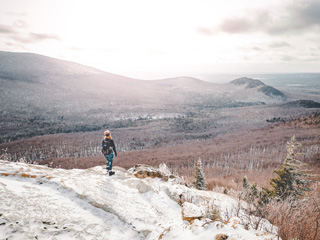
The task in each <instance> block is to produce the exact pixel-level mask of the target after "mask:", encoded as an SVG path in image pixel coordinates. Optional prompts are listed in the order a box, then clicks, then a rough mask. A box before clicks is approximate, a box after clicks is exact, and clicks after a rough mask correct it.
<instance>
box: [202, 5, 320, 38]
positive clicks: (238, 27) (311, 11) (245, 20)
mask: <svg viewBox="0 0 320 240" xmlns="http://www.w3.org/2000/svg"><path fill="white" fill-rule="evenodd" d="M278 8H279V7H278ZM319 13H320V2H319V1H318V0H300V1H296V2H290V4H289V5H287V6H283V7H282V8H281V9H276V8H275V9H263V10H256V11H255V12H247V13H246V14H245V15H244V16H241V17H237V16H236V17H232V18H227V19H225V20H223V21H222V22H221V23H220V24H219V25H218V26H215V27H212V28H210V27H199V28H198V29H197V30H198V32H199V33H201V34H204V35H214V34H217V33H220V32H224V33H229V34H242V33H244V34H245V33H250V32H265V33H267V34H270V35H282V34H287V33H296V32H299V31H304V30H308V29H310V28H313V27H317V28H318V29H320V14H319Z"/></svg>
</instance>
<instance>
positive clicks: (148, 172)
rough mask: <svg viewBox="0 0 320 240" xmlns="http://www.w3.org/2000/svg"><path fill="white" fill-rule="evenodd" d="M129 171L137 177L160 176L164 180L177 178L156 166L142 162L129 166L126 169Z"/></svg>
mask: <svg viewBox="0 0 320 240" xmlns="http://www.w3.org/2000/svg"><path fill="white" fill-rule="evenodd" d="M128 171H129V172H131V173H133V175H134V176H135V177H137V178H147V177H150V178H160V179H162V180H164V181H168V179H169V178H170V179H173V178H177V177H176V176H174V175H173V174H170V173H165V172H163V171H160V170H159V169H157V168H154V167H151V166H148V165H144V164H138V165H135V166H134V167H133V168H130V169H129V170H128Z"/></svg>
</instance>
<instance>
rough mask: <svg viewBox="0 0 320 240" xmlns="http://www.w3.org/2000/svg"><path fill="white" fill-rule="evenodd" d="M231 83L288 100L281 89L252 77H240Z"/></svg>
mask: <svg viewBox="0 0 320 240" xmlns="http://www.w3.org/2000/svg"><path fill="white" fill-rule="evenodd" d="M230 84H233V85H237V86H242V87H245V88H246V89H257V91H258V92H261V93H263V94H264V95H266V96H269V97H276V98H279V99H282V100H286V98H287V97H286V95H285V94H284V93H282V92H281V91H279V90H278V89H275V88H274V87H271V86H268V85H265V84H264V83H263V82H261V81H260V80H256V79H252V78H247V77H242V78H238V79H235V80H233V81H231V82H230Z"/></svg>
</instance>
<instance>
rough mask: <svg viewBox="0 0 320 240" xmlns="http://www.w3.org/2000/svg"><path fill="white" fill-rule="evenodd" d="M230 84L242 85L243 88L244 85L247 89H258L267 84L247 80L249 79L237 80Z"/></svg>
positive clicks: (250, 79)
mask: <svg viewBox="0 0 320 240" xmlns="http://www.w3.org/2000/svg"><path fill="white" fill-rule="evenodd" d="M230 83H231V84H234V85H241V86H242V85H243V86H245V87H246V88H256V87H260V86H265V84H264V83H263V82H261V81H260V80H255V79H252V78H247V77H242V78H238V79H235V80H233V81H231V82H230Z"/></svg>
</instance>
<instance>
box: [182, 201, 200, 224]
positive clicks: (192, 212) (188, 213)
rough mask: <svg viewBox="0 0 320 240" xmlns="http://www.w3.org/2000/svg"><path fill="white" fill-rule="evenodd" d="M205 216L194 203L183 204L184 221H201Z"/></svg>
mask: <svg viewBox="0 0 320 240" xmlns="http://www.w3.org/2000/svg"><path fill="white" fill-rule="evenodd" d="M203 216H204V212H203V211H202V209H201V208H200V207H198V206H197V205H194V204H193V203H189V202H184V203H183V204H182V219H183V220H186V221H189V222H193V221H194V220H195V219H200V218H202V217H203Z"/></svg>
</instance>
